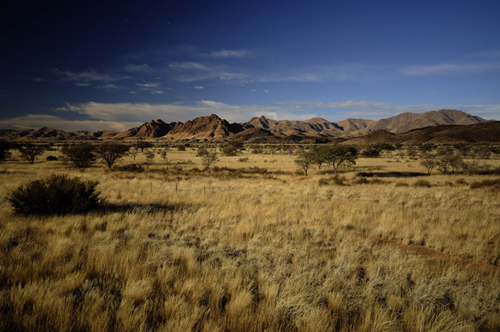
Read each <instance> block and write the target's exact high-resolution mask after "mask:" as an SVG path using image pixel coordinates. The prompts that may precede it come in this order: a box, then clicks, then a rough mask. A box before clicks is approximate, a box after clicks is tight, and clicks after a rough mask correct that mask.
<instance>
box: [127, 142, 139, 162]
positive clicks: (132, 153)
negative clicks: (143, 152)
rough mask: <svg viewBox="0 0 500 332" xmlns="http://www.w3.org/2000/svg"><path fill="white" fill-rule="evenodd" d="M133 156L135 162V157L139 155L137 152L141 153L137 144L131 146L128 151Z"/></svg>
mask: <svg viewBox="0 0 500 332" xmlns="http://www.w3.org/2000/svg"><path fill="white" fill-rule="evenodd" d="M128 153H129V154H130V155H131V156H132V158H134V162H135V158H136V157H137V154H138V153H139V148H137V146H135V147H133V148H131V149H130V150H129V152H128Z"/></svg>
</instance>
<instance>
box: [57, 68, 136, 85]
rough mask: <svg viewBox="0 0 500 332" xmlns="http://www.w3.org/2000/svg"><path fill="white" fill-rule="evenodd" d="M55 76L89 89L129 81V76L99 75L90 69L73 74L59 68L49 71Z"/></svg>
mask: <svg viewBox="0 0 500 332" xmlns="http://www.w3.org/2000/svg"><path fill="white" fill-rule="evenodd" d="M49 70H50V71H51V72H52V73H53V74H54V75H56V76H58V77H59V78H60V79H61V81H63V82H72V83H73V84H74V85H76V86H80V87H88V86H91V85H92V84H96V83H97V84H103V83H104V84H111V83H114V82H117V81H120V80H125V79H129V78H130V77H129V76H123V75H110V74H105V73H98V72H97V71H95V70H94V69H89V70H85V71H80V72H72V71H69V70H64V71H61V70H59V69H58V68H50V69H49Z"/></svg>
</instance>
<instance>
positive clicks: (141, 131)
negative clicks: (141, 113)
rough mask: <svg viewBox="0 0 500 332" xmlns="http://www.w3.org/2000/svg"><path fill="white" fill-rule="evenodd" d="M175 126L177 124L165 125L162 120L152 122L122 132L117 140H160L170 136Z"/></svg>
mask: <svg viewBox="0 0 500 332" xmlns="http://www.w3.org/2000/svg"><path fill="white" fill-rule="evenodd" d="M175 125H176V123H175V122H171V123H165V122H163V121H162V120H160V119H158V120H156V121H155V120H151V122H146V123H144V124H142V125H141V126H139V127H135V128H132V129H128V130H125V131H122V132H121V133H119V134H118V135H116V136H115V138H123V139H130V138H158V137H162V136H165V135H166V134H168V133H169V132H170V130H172V128H174V126H175Z"/></svg>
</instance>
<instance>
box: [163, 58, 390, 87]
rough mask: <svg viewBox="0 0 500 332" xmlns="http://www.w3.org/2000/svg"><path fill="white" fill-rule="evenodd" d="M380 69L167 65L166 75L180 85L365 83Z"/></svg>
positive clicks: (357, 66)
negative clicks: (214, 81) (208, 81)
mask: <svg viewBox="0 0 500 332" xmlns="http://www.w3.org/2000/svg"><path fill="white" fill-rule="evenodd" d="M380 71H381V68H379V67H378V66H371V65H358V64H346V65H324V66H306V67H302V68H283V69H276V70H275V71H271V72H270V71H256V70H248V69H247V70H244V69H241V68H239V67H237V66H229V65H226V64H213V63H200V62H177V63H171V64H169V75H170V76H171V77H172V78H173V79H175V80H177V81H181V82H196V81H203V80H220V81H224V82H233V83H238V84H246V83H257V82H264V83H265V82H328V81H366V80H373V79H375V78H378V77H380V76H381V74H380Z"/></svg>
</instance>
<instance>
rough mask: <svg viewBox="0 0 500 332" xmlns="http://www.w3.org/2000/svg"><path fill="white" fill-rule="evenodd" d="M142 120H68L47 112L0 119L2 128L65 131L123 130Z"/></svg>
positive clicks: (136, 124)
mask: <svg viewBox="0 0 500 332" xmlns="http://www.w3.org/2000/svg"><path fill="white" fill-rule="evenodd" d="M141 124H142V122H122V121H104V120H98V121H96V120H68V119H64V118H61V117H58V116H53V115H45V114H28V115H26V116H21V117H17V118H12V119H6V120H0V127H1V128H9V129H17V130H22V129H38V128H41V127H49V128H54V129H61V130H65V131H78V130H86V131H98V130H118V131H123V130H126V129H129V128H133V127H137V126H139V125H141Z"/></svg>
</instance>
